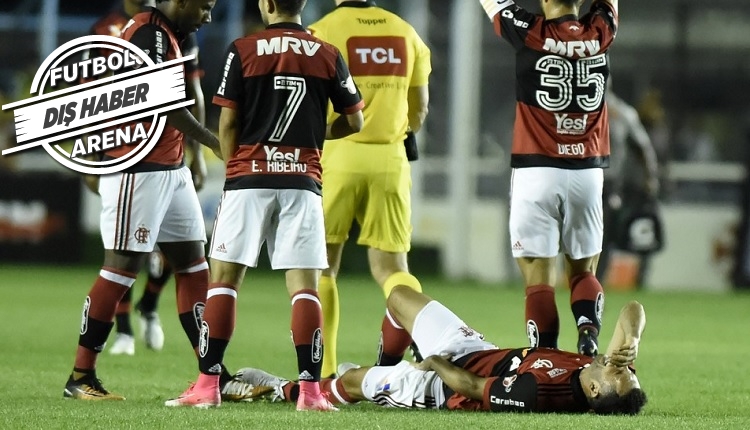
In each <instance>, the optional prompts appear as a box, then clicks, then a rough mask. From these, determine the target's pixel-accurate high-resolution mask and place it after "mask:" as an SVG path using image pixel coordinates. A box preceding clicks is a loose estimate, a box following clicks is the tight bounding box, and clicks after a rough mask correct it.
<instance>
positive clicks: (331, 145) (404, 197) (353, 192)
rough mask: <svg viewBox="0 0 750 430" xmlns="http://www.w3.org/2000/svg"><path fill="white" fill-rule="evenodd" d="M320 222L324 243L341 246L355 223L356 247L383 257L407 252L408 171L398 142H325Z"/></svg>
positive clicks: (408, 212)
mask: <svg viewBox="0 0 750 430" xmlns="http://www.w3.org/2000/svg"><path fill="white" fill-rule="evenodd" d="M321 165H322V167H323V216H324V220H325V226H326V242H327V243H332V244H333V243H336V244H338V243H344V242H346V239H347V238H348V237H349V230H350V229H351V226H352V221H353V220H355V219H356V220H357V222H358V223H359V225H360V230H361V231H360V234H359V238H358V239H357V244H359V245H364V246H367V247H371V248H376V249H379V250H381V251H386V252H408V251H409V248H410V247H411V231H412V228H411V167H410V166H409V162H408V161H407V159H406V152H405V149H404V145H403V144H402V143H401V142H398V143H391V144H368V143H357V142H353V141H349V140H346V139H339V140H334V141H326V143H325V146H324V148H323V155H322V157H321Z"/></svg>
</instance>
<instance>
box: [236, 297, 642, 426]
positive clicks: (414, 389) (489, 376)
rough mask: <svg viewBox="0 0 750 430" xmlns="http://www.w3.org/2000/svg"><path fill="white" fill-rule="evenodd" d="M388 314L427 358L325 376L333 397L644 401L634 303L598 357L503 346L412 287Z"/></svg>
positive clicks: (292, 391) (488, 404) (256, 377)
mask: <svg viewBox="0 0 750 430" xmlns="http://www.w3.org/2000/svg"><path fill="white" fill-rule="evenodd" d="M388 310H389V311H390V313H391V315H392V316H393V318H394V319H395V320H396V322H397V323H398V324H399V325H401V326H402V327H403V328H404V329H405V330H407V331H408V332H409V333H410V334H411V336H412V338H413V339H414V341H415V342H416V344H417V346H418V347H419V350H420V351H421V352H422V353H423V354H424V355H425V356H426V357H427V358H426V359H425V360H424V361H423V362H421V363H417V364H413V363H409V362H406V361H402V362H401V363H399V364H398V365H396V366H390V367H385V366H375V367H363V368H359V367H357V366H353V367H350V368H349V370H347V371H344V372H341V373H343V374H342V375H341V376H340V377H339V378H338V379H332V380H330V379H329V380H324V381H322V382H321V388H322V390H323V391H324V393H326V395H327V396H328V398H329V399H331V401H332V402H334V403H340V404H346V403H355V402H358V401H362V400H369V401H371V402H373V403H377V404H379V405H381V406H384V407H394V408H411V409H449V410H468V411H491V412H566V413H585V412H590V411H593V412H594V413H597V414H628V415H635V414H637V413H639V412H640V411H641V409H642V408H643V406H644V405H645V403H646V394H645V393H644V392H643V391H642V390H641V388H640V383H639V381H638V378H637V377H636V376H635V372H634V371H633V369H632V368H631V366H632V364H633V362H634V361H635V359H636V357H637V355H638V344H639V343H640V339H641V334H642V333H643V329H644V327H645V323H646V314H645V313H644V311H643V306H641V304H640V303H638V302H636V301H631V302H629V303H628V304H626V305H625V306H624V307H623V308H622V310H621V311H620V316H619V318H618V320H617V325H616V327H615V332H614V334H613V336H612V340H611V341H610V344H609V348H608V349H607V352H606V354H605V355H599V356H597V357H596V358H591V357H588V356H586V355H582V354H576V353H572V352H566V351H560V350H557V349H548V348H517V349H500V348H498V347H497V346H495V345H493V344H491V343H489V342H487V341H485V340H484V336H483V335H482V334H480V333H479V332H477V331H475V330H473V329H472V328H470V327H469V326H468V325H466V323H464V322H463V321H462V320H461V319H460V318H459V317H458V316H457V315H455V314H454V313H453V312H451V311H450V310H449V309H448V308H446V307H445V306H443V305H442V304H441V303H439V302H437V301H435V300H432V299H431V298H429V297H428V296H426V295H424V294H422V293H418V292H416V291H414V290H411V289H409V288H407V287H405V286H398V287H396V288H395V289H394V290H393V293H391V295H390V297H389V298H388ZM342 366H346V365H345V364H342V365H341V366H340V368H341V367H342ZM341 370H343V369H341ZM237 376H238V378H240V379H243V380H245V381H246V382H248V383H250V384H252V385H253V386H255V387H261V386H268V387H273V388H274V399H282V400H285V401H288V402H294V401H296V397H297V396H298V395H299V387H298V385H297V383H295V382H290V381H287V380H284V379H282V378H280V377H277V376H273V375H270V374H268V373H266V372H264V371H262V370H259V369H252V368H245V369H241V370H240V371H239V372H238V374H237ZM256 391H257V392H263V391H264V390H261V389H256Z"/></svg>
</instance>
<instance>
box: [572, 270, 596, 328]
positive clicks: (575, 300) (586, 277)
mask: <svg viewBox="0 0 750 430" xmlns="http://www.w3.org/2000/svg"><path fill="white" fill-rule="evenodd" d="M570 309H571V310H572V311H573V318H575V320H576V326H577V327H578V330H579V331H581V330H584V329H586V328H589V329H593V331H594V334H595V335H598V334H599V330H600V329H601V327H602V310H603V309H604V290H603V289H602V285H601V284H600V283H599V281H598V280H597V279H596V277H595V276H594V274H593V273H591V272H586V273H583V274H580V275H576V276H574V277H572V278H571V279H570Z"/></svg>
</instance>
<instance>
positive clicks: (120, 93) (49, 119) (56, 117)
mask: <svg viewBox="0 0 750 430" xmlns="http://www.w3.org/2000/svg"><path fill="white" fill-rule="evenodd" d="M148 90H149V86H148V84H147V83H141V84H138V85H132V86H129V87H126V88H124V89H122V90H114V91H112V92H108V93H103V94H100V95H98V96H92V97H89V98H87V99H84V100H83V101H81V108H80V110H77V107H78V102H70V103H68V104H64V105H60V107H58V108H49V109H47V112H46V113H45V114H44V128H49V127H52V126H54V125H60V124H63V123H65V126H66V127H67V126H69V125H70V123H71V122H72V121H74V120H76V119H79V120H81V119H84V118H86V117H92V116H95V115H98V114H100V113H107V112H111V111H113V110H116V109H120V108H124V107H129V106H133V105H136V104H138V103H144V102H146V101H148V100H147V99H146V96H147V95H148Z"/></svg>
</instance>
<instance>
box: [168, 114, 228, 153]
mask: <svg viewBox="0 0 750 430" xmlns="http://www.w3.org/2000/svg"><path fill="white" fill-rule="evenodd" d="M167 121H169V124H170V125H171V126H173V127H174V128H176V129H177V130H180V131H181V132H183V133H185V135H186V137H189V138H191V139H195V140H197V141H198V142H200V143H201V144H203V145H206V146H207V147H209V148H211V150H212V151H213V152H214V154H216V156H217V157H220V152H219V139H217V138H216V136H214V135H213V133H211V131H209V130H208V129H207V128H206V127H204V126H202V125H201V123H199V122H198V120H197V119H195V117H194V116H193V115H192V114H191V113H190V111H188V110H187V108H180V109H176V110H173V111H171V112H170V113H169V114H168V115H167Z"/></svg>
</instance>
